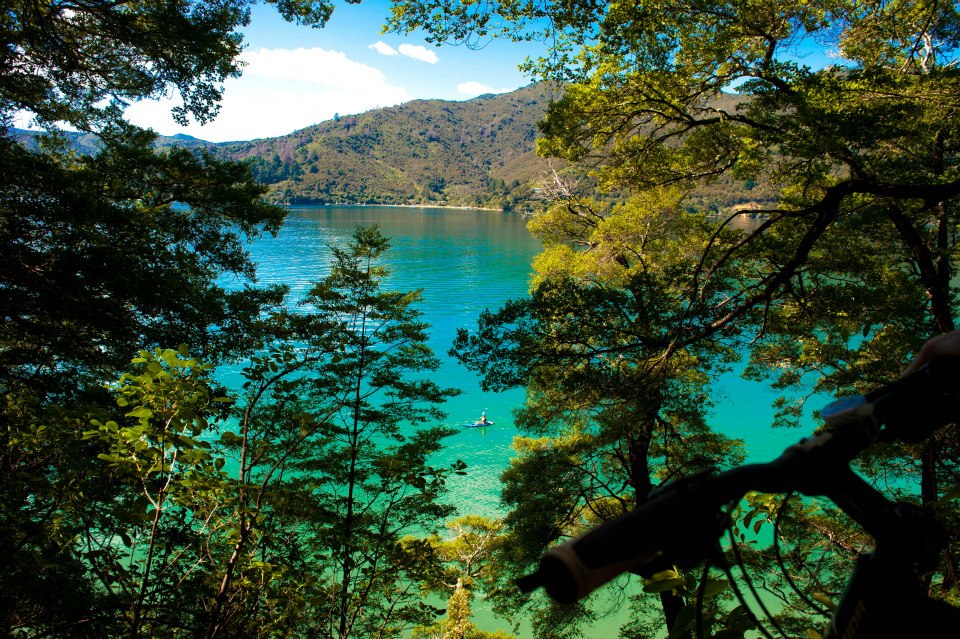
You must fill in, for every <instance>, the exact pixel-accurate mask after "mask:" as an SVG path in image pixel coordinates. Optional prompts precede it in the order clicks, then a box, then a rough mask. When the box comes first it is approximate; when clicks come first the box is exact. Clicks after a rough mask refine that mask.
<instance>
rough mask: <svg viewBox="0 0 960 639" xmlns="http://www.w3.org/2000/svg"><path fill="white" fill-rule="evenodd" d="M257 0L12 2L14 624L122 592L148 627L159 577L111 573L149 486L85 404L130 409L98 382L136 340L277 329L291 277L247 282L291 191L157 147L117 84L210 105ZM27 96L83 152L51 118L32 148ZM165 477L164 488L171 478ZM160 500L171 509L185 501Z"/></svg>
mask: <svg viewBox="0 0 960 639" xmlns="http://www.w3.org/2000/svg"><path fill="white" fill-rule="evenodd" d="M250 4H251V3H249V2H246V1H244V0H239V1H233V0H222V1H220V0H215V1H212V2H202V1H196V2H193V1H191V2H168V1H166V0H161V1H156V2H155V1H152V0H150V1H140V0H130V1H121V2H102V1H99V0H95V1H92V2H53V3H36V2H28V1H19V0H15V1H13V2H8V3H6V4H5V5H4V11H3V15H2V17H0V34H2V38H3V43H4V46H3V47H2V53H0V254H2V258H0V309H2V314H3V315H2V320H0V326H2V327H0V397H2V398H3V402H2V404H0V422H2V427H0V472H3V473H5V474H6V475H5V476H7V477H10V478H13V479H12V480H11V481H7V482H4V483H3V487H2V489H0V538H2V542H0V543H2V546H0V551H2V552H3V555H4V557H5V559H6V562H7V563H6V564H5V569H4V571H3V575H2V577H0V579H2V581H0V627H2V631H0V632H2V633H4V634H14V635H15V634H25V635H40V636H65V637H79V636H93V637H99V636H109V635H110V634H112V633H114V632H115V631H116V630H117V628H118V626H117V623H118V619H119V618H120V616H121V613H119V612H118V611H120V610H127V611H130V614H132V615H133V617H134V618H135V621H134V622H133V626H132V628H133V629H134V630H133V631H134V633H135V634H136V633H137V632H141V631H142V632H148V630H147V627H148V626H149V625H150V624H152V623H153V621H152V620H153V619H155V617H154V616H153V615H154V614H155V612H156V611H154V610H149V608H150V605H149V604H148V602H150V601H156V599H155V598H154V597H155V596H156V595H157V593H161V592H165V591H164V590H163V589H162V588H160V586H159V584H160V582H158V581H156V580H155V579H154V580H153V582H152V583H149V582H150V579H149V578H150V575H142V576H141V577H137V578H136V579H137V580H140V581H137V583H141V584H148V585H144V586H143V588H146V589H145V590H142V591H140V590H138V592H142V595H141V596H140V597H139V599H138V600H137V601H138V602H137V603H132V601H131V600H127V601H126V603H122V602H121V601H120V598H119V597H118V595H117V592H118V591H117V590H116V589H115V587H116V588H127V587H128V586H129V583H126V582H124V583H123V584H121V582H120V581H118V582H116V583H115V582H114V581H113V579H114V577H116V578H117V579H121V577H122V576H124V575H126V576H125V577H124V578H126V577H131V572H132V571H133V570H134V569H135V566H133V567H131V568H130V571H127V572H126V573H123V572H111V573H109V574H108V573H104V572H102V571H101V568H103V566H104V565H111V566H112V564H110V561H112V560H110V559H109V558H110V557H111V556H113V549H114V548H115V547H118V546H119V545H122V543H121V542H122V541H123V539H124V538H123V537H118V536H117V535H116V531H117V530H123V526H122V525H121V524H120V523H118V521H119V520H121V519H122V518H123V517H124V516H126V515H124V513H127V514H128V515H129V513H131V512H132V510H131V508H132V507H131V504H132V503H135V504H136V506H137V507H141V506H143V504H142V503H140V502H137V499H138V498H137V497H136V495H135V494H133V493H131V490H133V487H134V483H133V480H132V479H131V476H130V475H129V474H126V473H125V472H121V467H117V468H116V469H114V470H113V471H111V472H103V468H102V467H101V466H102V462H101V460H98V459H97V455H98V454H101V453H103V454H109V453H105V450H104V449H105V447H106V448H107V449H109V446H110V445H112V444H109V443H108V442H105V441H103V440H101V439H99V438H91V439H89V440H87V441H83V440H82V439H81V436H82V433H83V432H84V431H87V430H89V423H88V421H89V419H90V418H91V417H93V418H96V419H98V420H99V422H100V423H102V424H109V423H111V422H112V423H116V424H121V422H122V421H123V416H124V412H125V411H122V410H118V407H117V406H116V405H115V404H114V403H113V402H112V400H111V398H110V397H109V395H108V393H106V392H105V391H104V389H103V386H102V385H103V384H104V383H105V382H107V381H109V380H112V379H116V378H117V376H118V375H119V374H120V372H122V371H124V370H126V369H127V364H128V362H129V360H130V358H131V357H133V356H135V355H136V354H137V353H138V352H139V351H140V350H141V349H143V348H147V349H150V348H153V347H155V346H160V345H169V344H180V343H183V342H187V343H189V344H190V345H191V348H192V349H193V351H194V352H196V353H198V354H199V355H202V356H203V357H204V358H205V359H208V360H209V361H211V362H217V361H225V360H230V359H232V358H237V357H240V356H242V355H244V354H249V353H250V352H251V350H252V349H253V348H255V347H257V346H258V345H259V344H261V343H262V342H263V340H264V338H265V336H266V335H268V334H269V333H270V331H271V329H270V328H269V327H268V326H267V323H266V322H265V321H264V320H265V319H267V318H268V315H267V312H268V310H269V309H270V308H271V307H274V306H276V305H277V304H278V303H279V301H280V300H281V298H282V293H283V290H282V288H279V287H277V288H255V287H254V286H253V284H254V281H255V269H254V265H253V264H252V263H251V261H250V259H249V256H248V255H247V253H246V251H245V248H244V246H243V243H244V242H245V241H247V240H250V239H252V238H256V237H257V236H259V235H260V234H262V233H264V232H275V231H276V230H277V229H278V228H279V226H280V224H281V222H282V220H283V215H284V214H283V211H282V210H281V209H278V208H275V207H270V206H266V205H264V204H263V202H262V201H261V196H262V195H263V194H264V189H263V188H262V187H260V186H258V185H256V184H254V183H253V181H252V180H251V178H250V175H249V172H248V171H247V170H246V169H244V168H242V167H239V166H237V165H235V164H232V163H228V162H222V161H218V160H215V159H214V158H212V157H210V156H208V155H205V154H202V153H201V154H197V155H194V154H192V153H189V152H187V151H185V150H176V149H175V150H171V151H170V152H168V153H159V152H156V151H154V150H153V149H152V143H153V135H152V134H149V133H146V132H143V131H138V130H136V129H134V128H133V127H130V126H128V125H126V124H125V123H124V122H123V121H122V118H121V112H122V107H123V106H124V105H125V104H126V103H128V102H130V101H134V100H138V99H141V98H147V97H156V96H159V95H161V94H166V93H167V92H171V93H173V94H174V95H176V96H179V98H180V99H181V102H182V104H181V105H180V106H179V107H177V108H176V109H175V111H174V115H175V116H176V117H178V118H179V119H181V120H184V119H185V118H187V117H193V118H195V119H197V120H198V121H201V122H203V121H206V120H208V119H210V118H211V117H212V116H213V115H215V113H216V108H217V100H218V98H219V96H220V92H221V88H220V83H221V82H222V81H223V80H224V79H225V78H227V77H230V76H232V75H236V73H237V71H238V68H239V67H238V62H237V59H236V58H237V55H238V53H239V51H240V45H241V37H240V34H239V32H238V29H239V28H240V27H242V26H243V25H245V24H246V22H247V20H248V15H249V7H250ZM274 4H276V6H277V8H278V10H279V11H280V13H281V14H282V15H284V16H285V17H287V18H288V19H294V20H297V21H299V22H302V23H307V24H315V25H321V24H323V23H324V21H325V20H326V18H327V17H328V16H329V13H330V10H331V5H330V4H329V3H325V2H313V1H306V0H279V1H278V2H276V3H274ZM20 114H26V116H27V117H31V118H32V119H33V121H34V123H36V124H38V125H41V126H43V127H45V128H47V129H49V130H54V129H55V128H56V126H58V125H60V124H61V123H64V124H68V125H72V126H74V127H76V128H77V129H79V130H81V131H84V132H92V133H95V134H96V135H98V136H99V140H100V148H101V150H100V152H99V154H97V155H96V156H94V157H77V156H76V155H74V154H72V153H70V152H69V151H67V150H66V148H65V146H64V145H62V144H60V143H59V142H58V141H57V139H56V136H53V138H52V139H51V140H48V141H47V142H45V143H44V144H45V146H43V147H41V148H40V149H38V150H27V149H26V148H24V147H23V146H22V145H21V144H20V141H19V139H18V138H17V137H16V134H15V132H13V131H12V130H11V129H10V128H9V127H10V126H11V124H12V123H13V122H14V119H15V118H16V117H17V116H18V115H20ZM229 279H234V280H236V282H238V284H237V286H236V288H234V289H232V290H231V291H227V290H225V289H224V287H223V286H222V282H224V281H226V280H229ZM125 428H127V427H126V426H124V427H123V428H119V427H118V432H120V431H122V430H123V429H125ZM134 428H135V427H134ZM123 432H127V431H123ZM143 436H144V437H146V438H147V439H149V436H148V435H146V434H145V433H144V434H143ZM134 440H136V438H134ZM130 445H133V440H131V442H130ZM160 454H161V455H163V454H165V452H164V451H161V453H160ZM161 465H162V464H161ZM123 468H126V469H127V470H129V469H130V467H129V466H128V465H126V466H123ZM168 477H169V475H168ZM156 480H157V478H156V477H154V478H153V479H152V480H151V482H146V483H150V484H151V485H153V484H156ZM171 486H173V484H171ZM154 488H156V486H154V487H153V488H151V489H150V493H149V494H150V495H152V496H153V498H154V499H155V500H158V499H160V497H162V495H164V494H169V493H166V492H164V491H165V490H166V489H163V490H161V491H160V492H157V491H156V490H154ZM161 501H163V502H166V503H168V504H169V503H170V502H169V501H168V500H167V498H163V499H162V500H161ZM157 503H160V501H158V502H157ZM156 511H157V512H158V513H160V512H163V513H164V516H163V518H162V520H163V521H164V522H166V521H172V520H173V519H174V518H175V517H176V516H179V515H177V514H176V513H174V512H171V510H169V509H168V510H166V511H164V510H163V509H162V508H157V509H156ZM177 512H181V511H177ZM182 512H184V513H185V512H187V510H185V509H184V510H182ZM127 524H129V522H127ZM181 525H184V524H183V523H182V522H181ZM164 530H169V531H175V530H177V528H176V527H174V526H171V527H170V528H164ZM90 531H96V534H97V535H100V536H99V537H97V538H96V539H93V538H92V537H91V536H90ZM175 536H176V535H173V537H175ZM150 539H151V543H152V541H153V540H154V539H155V538H154V537H151V538H150ZM105 540H114V541H117V540H119V541H117V543H116V544H113V542H108V541H105ZM132 540H133V538H132V537H131V541H132ZM105 544H112V545H110V546H109V548H108V547H107V545H105ZM139 547H140V548H142V546H139ZM164 547H165V548H166V546H164ZM148 554H149V553H148ZM151 556H154V558H155V559H157V562H160V563H157V562H153V563H151V566H154V567H155V566H157V565H161V564H162V561H160V559H159V558H158V557H157V556H155V555H151ZM103 562H106V563H103ZM111 570H112V568H111ZM150 572H151V573H153V574H154V575H159V574H160V573H159V572H155V571H154V569H153V568H151V570H150ZM161 572H162V570H161ZM163 574H164V575H167V574H168V573H166V572H164V573H163ZM164 578H167V577H166V576H165V577H164ZM165 583H166V586H169V585H170V583H171V582H165ZM166 586H165V587H166ZM155 587H156V588H160V589H159V590H152V589H153V588H155ZM134 590H137V589H136V588H135V589H134ZM183 590H184V591H187V590H189V588H184V589H183ZM128 591H129V590H128ZM129 592H132V591H129ZM131 603H132V605H128V604H131ZM189 614H192V612H186V611H184V614H183V617H184V618H185V617H186V616H188V615H189ZM148 619H150V620H151V621H147V620H148ZM165 628H167V629H169V628H171V626H169V625H168V626H165Z"/></svg>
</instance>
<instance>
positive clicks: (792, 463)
mask: <svg viewBox="0 0 960 639" xmlns="http://www.w3.org/2000/svg"><path fill="white" fill-rule="evenodd" d="M958 377H960V358H949V359H943V360H938V361H935V362H932V363H930V364H927V365H925V366H924V367H922V368H921V369H919V370H918V371H917V372H915V373H912V374H910V375H908V376H906V377H903V378H901V379H900V380H897V381H895V382H892V383H890V384H887V385H885V386H883V387H882V388H880V389H878V390H876V391H873V392H871V393H868V394H867V395H863V396H858V397H854V398H847V399H842V400H839V401H837V402H834V403H832V404H831V405H829V406H827V407H826V408H825V409H824V411H823V417H824V421H825V422H826V425H827V430H825V431H824V432H821V433H819V434H818V435H816V436H814V437H812V438H809V439H803V440H801V441H800V442H799V443H797V444H794V445H793V446H790V447H788V448H787V449H786V450H785V451H784V452H783V454H781V455H780V457H778V458H777V459H775V460H773V461H772V462H769V463H765V464H750V465H745V466H740V467H738V468H734V469H732V470H728V471H725V472H722V473H719V474H715V475H714V474H709V473H699V474H696V475H692V476H690V477H686V478H683V479H680V480H677V481H674V482H671V483H669V484H665V485H663V486H662V487H660V488H659V489H657V490H655V491H654V492H653V493H651V494H650V495H649V497H648V498H647V500H646V501H644V502H643V503H641V504H640V505H638V506H637V507H636V508H635V509H634V510H632V511H630V512H628V513H626V514H624V515H621V516H620V517H618V518H616V519H613V520H611V521H609V522H606V523H605V524H602V525H601V526H599V527H597V528H595V529H593V530H591V531H589V532H587V533H585V534H583V535H581V536H579V537H576V538H574V539H572V540H570V541H567V542H566V543H564V544H561V545H559V546H556V547H554V548H552V549H551V550H549V551H548V552H547V553H546V554H544V555H543V557H542V558H541V561H540V566H539V568H538V569H537V570H536V571H535V572H534V573H533V574H531V575H527V576H525V577H522V578H521V579H518V580H517V586H518V587H519V588H520V590H521V591H523V592H530V591H532V590H534V589H535V588H537V587H540V586H542V587H543V588H544V589H545V590H546V591H547V594H548V595H550V596H551V597H552V598H553V599H555V600H557V601H559V602H562V603H569V602H572V601H576V600H577V599H580V598H583V597H585V596H587V595H588V594H589V593H590V592H592V591H593V590H594V589H596V588H597V587H599V586H601V585H602V584H604V583H606V582H608V581H610V580H611V579H613V578H615V577H616V576H618V575H620V574H622V573H624V572H626V571H632V572H637V573H640V574H653V573H655V572H657V571H659V570H663V569H666V568H668V567H670V566H674V565H676V566H678V567H680V568H692V567H694V566H696V565H698V564H700V563H702V562H703V561H705V560H708V559H713V558H722V552H721V549H720V545H719V538H720V535H721V534H722V533H723V531H724V530H725V529H727V528H728V527H729V526H730V521H729V516H728V515H727V514H726V513H725V512H724V510H723V508H724V506H726V505H728V504H732V503H735V502H737V501H739V500H740V499H742V498H743V497H744V495H746V493H747V492H749V491H751V490H757V491H761V492H769V493H786V492H794V491H795V492H800V493H803V494H806V495H810V496H813V495H820V496H826V497H828V498H830V499H831V500H832V501H834V502H835V503H836V504H837V505H838V506H839V507H840V508H841V509H843V510H844V511H845V512H847V514H848V515H850V516H851V517H853V519H854V520H855V521H857V522H858V523H860V524H861V525H862V526H864V528H865V529H866V530H867V531H868V532H870V533H871V534H873V535H875V536H876V534H877V531H880V530H882V529H883V526H884V523H883V522H884V520H883V517H884V516H885V515H886V512H885V511H886V509H887V506H889V505H890V502H888V501H887V500H886V499H885V498H884V497H883V496H882V495H880V493H878V492H876V491H875V490H873V489H872V488H871V487H870V486H869V485H868V484H866V482H864V481H863V480H862V479H859V478H858V477H856V476H855V475H854V473H853V471H852V470H850V467H849V463H850V461H851V460H853V458H854V457H856V456H857V455H858V454H859V453H861V452H863V451H864V450H865V449H866V448H868V447H869V446H870V445H871V444H873V443H874V442H877V441H893V440H900V441H904V442H908V443H917V442H920V441H923V440H924V439H926V438H927V437H929V436H930V435H931V434H932V433H933V432H935V431H936V430H937V429H938V428H940V427H942V426H944V425H946V424H947V423H950V422H951V421H952V420H953V419H954V418H955V417H956V416H958V415H960V384H958V383H957V379H958ZM918 407H919V408H918ZM918 415H919V417H918Z"/></svg>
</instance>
